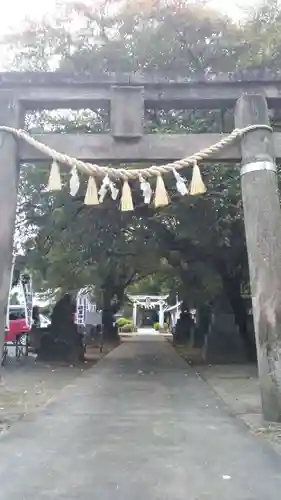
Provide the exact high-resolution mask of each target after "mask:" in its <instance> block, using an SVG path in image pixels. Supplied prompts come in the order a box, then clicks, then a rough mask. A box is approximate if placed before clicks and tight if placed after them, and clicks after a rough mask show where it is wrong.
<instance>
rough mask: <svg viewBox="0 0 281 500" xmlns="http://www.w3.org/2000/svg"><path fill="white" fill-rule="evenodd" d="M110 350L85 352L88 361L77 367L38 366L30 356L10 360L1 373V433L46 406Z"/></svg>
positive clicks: (106, 348)
mask: <svg viewBox="0 0 281 500" xmlns="http://www.w3.org/2000/svg"><path fill="white" fill-rule="evenodd" d="M111 349H112V347H111V346H105V347H104V350H103V353H102V354H100V352H99V349H96V348H93V347H90V348H88V349H87V355H86V359H87V361H86V362H85V363H83V364H81V365H79V366H69V365H65V364H57V363H44V362H39V361H36V357H35V356H33V355H30V356H28V357H27V358H25V357H23V358H21V359H20V360H16V359H15V358H14V357H9V358H8V359H7V362H6V364H5V366H4V367H3V368H2V369H1V383H0V432H1V431H4V430H6V429H8V428H9V427H10V426H11V425H12V424H13V422H15V421H17V420H19V419H21V418H23V417H24V416H26V415H29V414H31V413H33V412H35V411H37V410H38V409H40V408H42V407H43V406H45V405H47V404H48V403H49V402H50V401H51V400H53V399H55V398H56V397H57V396H58V395H59V394H60V392H61V391H62V390H63V389H64V388H65V387H66V386H69V385H70V384H71V383H72V382H73V381H74V380H75V379H76V378H77V377H79V376H80V375H81V374H82V373H83V372H84V371H85V370H87V369H89V368H91V367H92V366H93V364H95V363H97V362H98V361H99V359H100V358H101V357H103V356H105V355H106V354H107V353H108V352H109V351H110V350H111Z"/></svg>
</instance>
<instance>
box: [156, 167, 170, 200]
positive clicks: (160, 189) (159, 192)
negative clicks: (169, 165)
mask: <svg viewBox="0 0 281 500" xmlns="http://www.w3.org/2000/svg"><path fill="white" fill-rule="evenodd" d="M168 204H169V198H168V194H167V191H166V188H165V183H164V181H163V177H162V175H161V174H158V175H157V180H156V189H155V197H154V206H155V207H164V206H166V205H168Z"/></svg>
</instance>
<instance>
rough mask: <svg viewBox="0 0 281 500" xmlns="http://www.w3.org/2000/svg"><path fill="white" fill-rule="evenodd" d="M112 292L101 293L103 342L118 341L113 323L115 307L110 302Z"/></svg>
mask: <svg viewBox="0 0 281 500" xmlns="http://www.w3.org/2000/svg"><path fill="white" fill-rule="evenodd" d="M111 300H112V294H111V293H109V292H104V293H103V310H102V327H103V340H104V341H105V342H118V340H119V334H118V328H117V327H116V326H115V325H114V322H115V319H114V314H115V312H116V311H115V308H114V307H113V306H112V303H111Z"/></svg>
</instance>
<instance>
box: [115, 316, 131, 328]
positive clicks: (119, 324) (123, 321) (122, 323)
mask: <svg viewBox="0 0 281 500" xmlns="http://www.w3.org/2000/svg"><path fill="white" fill-rule="evenodd" d="M125 325H132V321H131V320H130V319H128V318H119V319H118V320H117V321H116V326H117V328H122V327H123V326H125Z"/></svg>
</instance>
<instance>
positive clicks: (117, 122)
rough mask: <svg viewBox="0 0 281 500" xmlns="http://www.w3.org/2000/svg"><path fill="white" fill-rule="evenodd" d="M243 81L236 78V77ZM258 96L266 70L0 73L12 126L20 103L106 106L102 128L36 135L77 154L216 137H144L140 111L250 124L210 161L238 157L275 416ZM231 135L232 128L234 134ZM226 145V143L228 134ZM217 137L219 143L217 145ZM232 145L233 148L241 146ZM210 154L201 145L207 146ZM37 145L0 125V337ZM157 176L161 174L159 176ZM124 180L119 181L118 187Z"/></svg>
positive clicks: (273, 234)
mask: <svg viewBox="0 0 281 500" xmlns="http://www.w3.org/2000/svg"><path fill="white" fill-rule="evenodd" d="M242 78H243V75H242ZM267 102H268V103H269V105H270V106H271V107H274V106H277V107H280V104H281V81H280V80H279V81H276V75H275V74H274V75H272V74H267V73H266V72H265V73H264V75H262V76H258V78H255V75H254V77H253V78H252V79H250V78H249V74H247V75H246V81H243V80H242V81H241V74H239V76H238V78H236V77H235V75H231V74H227V75H225V76H224V75H219V77H218V78H213V76H212V80H211V81H208V79H207V78H205V79H204V80H202V81H199V82H195V81H189V80H188V79H187V78H186V77H183V78H180V77H175V76H174V75H173V76H172V77H171V76H170V75H163V74H161V75H157V74H153V75H149V74H144V75H141V74H139V73H135V74H133V75H128V74H122V75H119V76H118V75H116V74H102V75H94V74H93V75H89V76H84V75H83V76H82V77H81V78H78V77H77V76H76V75H75V76H73V75H64V74H60V73H58V72H55V73H19V72H15V73H2V74H0V125H3V126H8V127H15V128H20V127H22V126H23V124H24V117H25V113H26V110H30V109H32V110H34V109H58V108H72V109H73V108H76V109H79V108H87V107H88V108H93V107H94V106H96V107H98V106H99V105H101V106H103V107H104V106H107V107H108V108H109V110H110V127H111V132H110V133H109V134H105V135H101V134H97V135H95V134H84V135H83V134H80V133H79V134H46V135H45V134H41V135H37V136H36V138H37V139H38V140H39V141H41V142H42V143H44V144H46V145H48V146H50V147H53V148H54V149H56V150H57V151H61V152H63V153H66V154H68V155H71V156H73V157H76V158H79V159H81V160H87V161H91V162H93V163H97V162H111V163H112V162H117V163H120V162H124V163H128V162H138V161H143V162H148V161H150V162H152V163H153V165H155V164H157V163H159V162H170V161H171V160H179V159H180V158H184V157H187V156H190V155H192V154H194V153H195V152H197V151H199V150H202V149H204V148H206V147H210V146H212V145H213V144H214V143H216V142H217V141H218V140H221V139H222V137H223V136H222V135H221V134H174V135H171V134H143V118H144V111H145V108H152V107H156V108H157V107H158V108H161V109H163V108H165V109H167V110H171V109H194V108H199V107H200V108H203V109H222V110H223V109H229V108H230V107H235V113H234V118H235V126H236V127H238V128H239V129H241V128H242V129H244V128H245V127H248V126H251V125H254V126H255V127H253V128H252V129H249V128H248V129H247V133H244V135H243V136H240V140H241V145H239V144H234V145H232V147H229V148H228V149H226V150H225V149H224V150H223V151H221V150H218V149H216V148H212V149H211V151H212V160H223V161H224V162H226V161H236V162H239V161H241V158H242V169H241V185H242V198H243V205H244V219H245V228H246V239H247V249H248V257H249V267H250V276H251V289H252V296H253V313H254V323H255V334H256V343H257V350H258V364H259V374H260V386H261V395H262V406H263V412H264V416H265V417H266V418H267V419H268V420H273V421H281V234H280V206H279V193H278V186H277V176H276V164H275V158H276V157H277V158H278V159H280V158H281V140H280V137H281V136H280V133H279V134H278V133H274V134H273V133H272V130H271V129H270V128H269V126H268V125H269V115H268V107H267ZM238 136H239V133H238ZM231 142H232V143H233V140H232V141H231ZM226 144H228V143H227V142H226ZM240 146H241V147H240ZM209 152H210V150H209ZM43 159H46V158H45V157H44V155H42V152H41V153H40V152H39V151H38V150H36V149H33V148H31V147H30V146H29V145H28V144H26V143H25V142H24V141H17V140H14V137H13V136H12V135H11V134H10V133H6V132H4V131H3V129H2V132H0V163H1V169H0V208H1V217H2V219H1V224H0V322H1V324H2V330H1V338H2V341H3V336H4V325H5V307H6V304H7V300H8V293H9V283H10V271H11V265H12V244H13V233H14V223H15V215H16V202H17V190H18V178H19V168H18V166H19V163H20V162H32V161H42V160H43ZM158 179H159V180H161V179H160V177H159V178H158ZM126 187H128V183H127V185H126Z"/></svg>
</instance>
